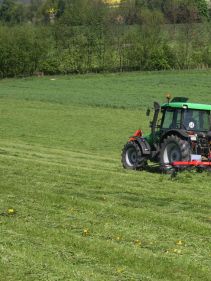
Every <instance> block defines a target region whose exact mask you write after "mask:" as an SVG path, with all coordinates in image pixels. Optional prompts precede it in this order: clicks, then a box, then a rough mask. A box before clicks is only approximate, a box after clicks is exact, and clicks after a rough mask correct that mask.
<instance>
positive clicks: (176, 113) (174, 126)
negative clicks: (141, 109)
mask: <svg viewBox="0 0 211 281" xmlns="http://www.w3.org/2000/svg"><path fill="white" fill-rule="evenodd" d="M161 112H162V113H163V116H162V121H161V126H160V128H161V129H162V130H175V129H181V124H182V120H183V114H182V109H181V108H170V107H169V108H164V109H162V110H161ZM167 112H173V116H172V122H171V124H169V127H163V125H164V122H165V118H166V113H167ZM178 116H179V121H178Z"/></svg>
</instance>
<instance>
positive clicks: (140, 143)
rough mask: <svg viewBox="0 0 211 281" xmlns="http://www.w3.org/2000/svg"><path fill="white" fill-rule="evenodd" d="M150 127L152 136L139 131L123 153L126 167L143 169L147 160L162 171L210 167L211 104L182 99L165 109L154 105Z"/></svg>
mask: <svg viewBox="0 0 211 281" xmlns="http://www.w3.org/2000/svg"><path fill="white" fill-rule="evenodd" d="M149 115H150V110H149V109H148V110H147V116H149ZM150 127H151V133H150V134H148V135H143V132H142V131H141V130H138V131H136V132H135V134H134V135H133V136H132V137H130V138H129V140H128V142H127V143H126V145H125V146H124V148H123V150H122V165H123V167H124V168H126V169H131V170H143V169H144V168H145V167H147V162H148V160H149V161H151V162H155V163H159V164H160V167H161V168H169V167H177V168H179V167H183V168H184V167H186V166H197V167H211V105H206V104H197V103H189V102H188V99H187V98H183V97H177V98H174V99H173V100H170V97H169V98H168V102H166V103H165V104H163V105H162V106H160V105H159V104H158V103H157V102H155V103H154V117H153V120H152V122H151V123H150Z"/></svg>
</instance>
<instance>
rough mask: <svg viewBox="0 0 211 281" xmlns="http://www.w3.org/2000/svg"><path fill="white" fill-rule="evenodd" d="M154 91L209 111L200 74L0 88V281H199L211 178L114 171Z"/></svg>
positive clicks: (207, 251) (209, 244) (210, 78)
mask: <svg viewBox="0 0 211 281" xmlns="http://www.w3.org/2000/svg"><path fill="white" fill-rule="evenodd" d="M166 92H171V93H172V94H173V95H174V96H181V95H182V96H189V97H190V98H191V100H192V101H196V102H205V103H211V72H197V71H195V72H169V73H168V72H166V73H132V74H115V75H112V74H110V75H86V76H72V77H45V78H27V79H19V80H15V79H8V80H2V81H0V116H1V119H0V213H1V216H0V280H1V281H26V280H27V281H28V280H30V281H38V280H49V281H59V280H60V281H63V280H64V281H66V280H68V281H69V280H73V281H75V280H76V281H92V280H99V281H104V280H111V281H126V280H128V281H159V280H166V281H167V280H171V281H173V280H175V281H180V280H181V281H186V280H188V281H190V280H194V281H197V280H200V281H210V280H211V267H210V265H211V183H210V182H211V174H207V173H205V172H204V173H202V174H196V173H194V172H191V173H182V174H179V175H178V177H177V178H176V179H174V180H171V179H170V177H169V176H168V175H162V174H158V173H150V172H146V171H145V172H129V171H125V170H123V169H122V167H121V164H120V151H121V148H122V146H123V145H124V143H125V142H126V141H127V137H128V136H129V135H131V134H132V133H133V131H134V130H136V129H137V128H139V127H141V128H143V130H144V131H145V132H146V131H148V130H149V129H148V125H147V124H148V120H147V118H146V117H145V110H146V107H147V106H148V105H150V104H151V103H152V101H154V100H158V101H161V102H162V101H164V94H165V93H166ZM8 208H14V209H15V211H16V212H15V214H11V215H8V214H7V210H8Z"/></svg>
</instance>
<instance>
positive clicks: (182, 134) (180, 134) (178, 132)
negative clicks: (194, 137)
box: [160, 129, 189, 142]
mask: <svg viewBox="0 0 211 281" xmlns="http://www.w3.org/2000/svg"><path fill="white" fill-rule="evenodd" d="M170 135H176V136H178V137H180V138H182V139H186V140H188V139H189V135H188V134H187V132H186V131H185V130H179V129H173V130H168V131H166V132H164V133H163V134H162V135H161V139H160V142H162V141H163V140H164V139H165V138H166V137H167V136H170Z"/></svg>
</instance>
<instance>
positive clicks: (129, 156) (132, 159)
mask: <svg viewBox="0 0 211 281" xmlns="http://www.w3.org/2000/svg"><path fill="white" fill-rule="evenodd" d="M125 160H126V163H127V165H128V166H130V167H133V166H134V165H135V164H136V163H137V151H136V149H135V148H134V147H130V148H128V149H127V151H126V155H125Z"/></svg>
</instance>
